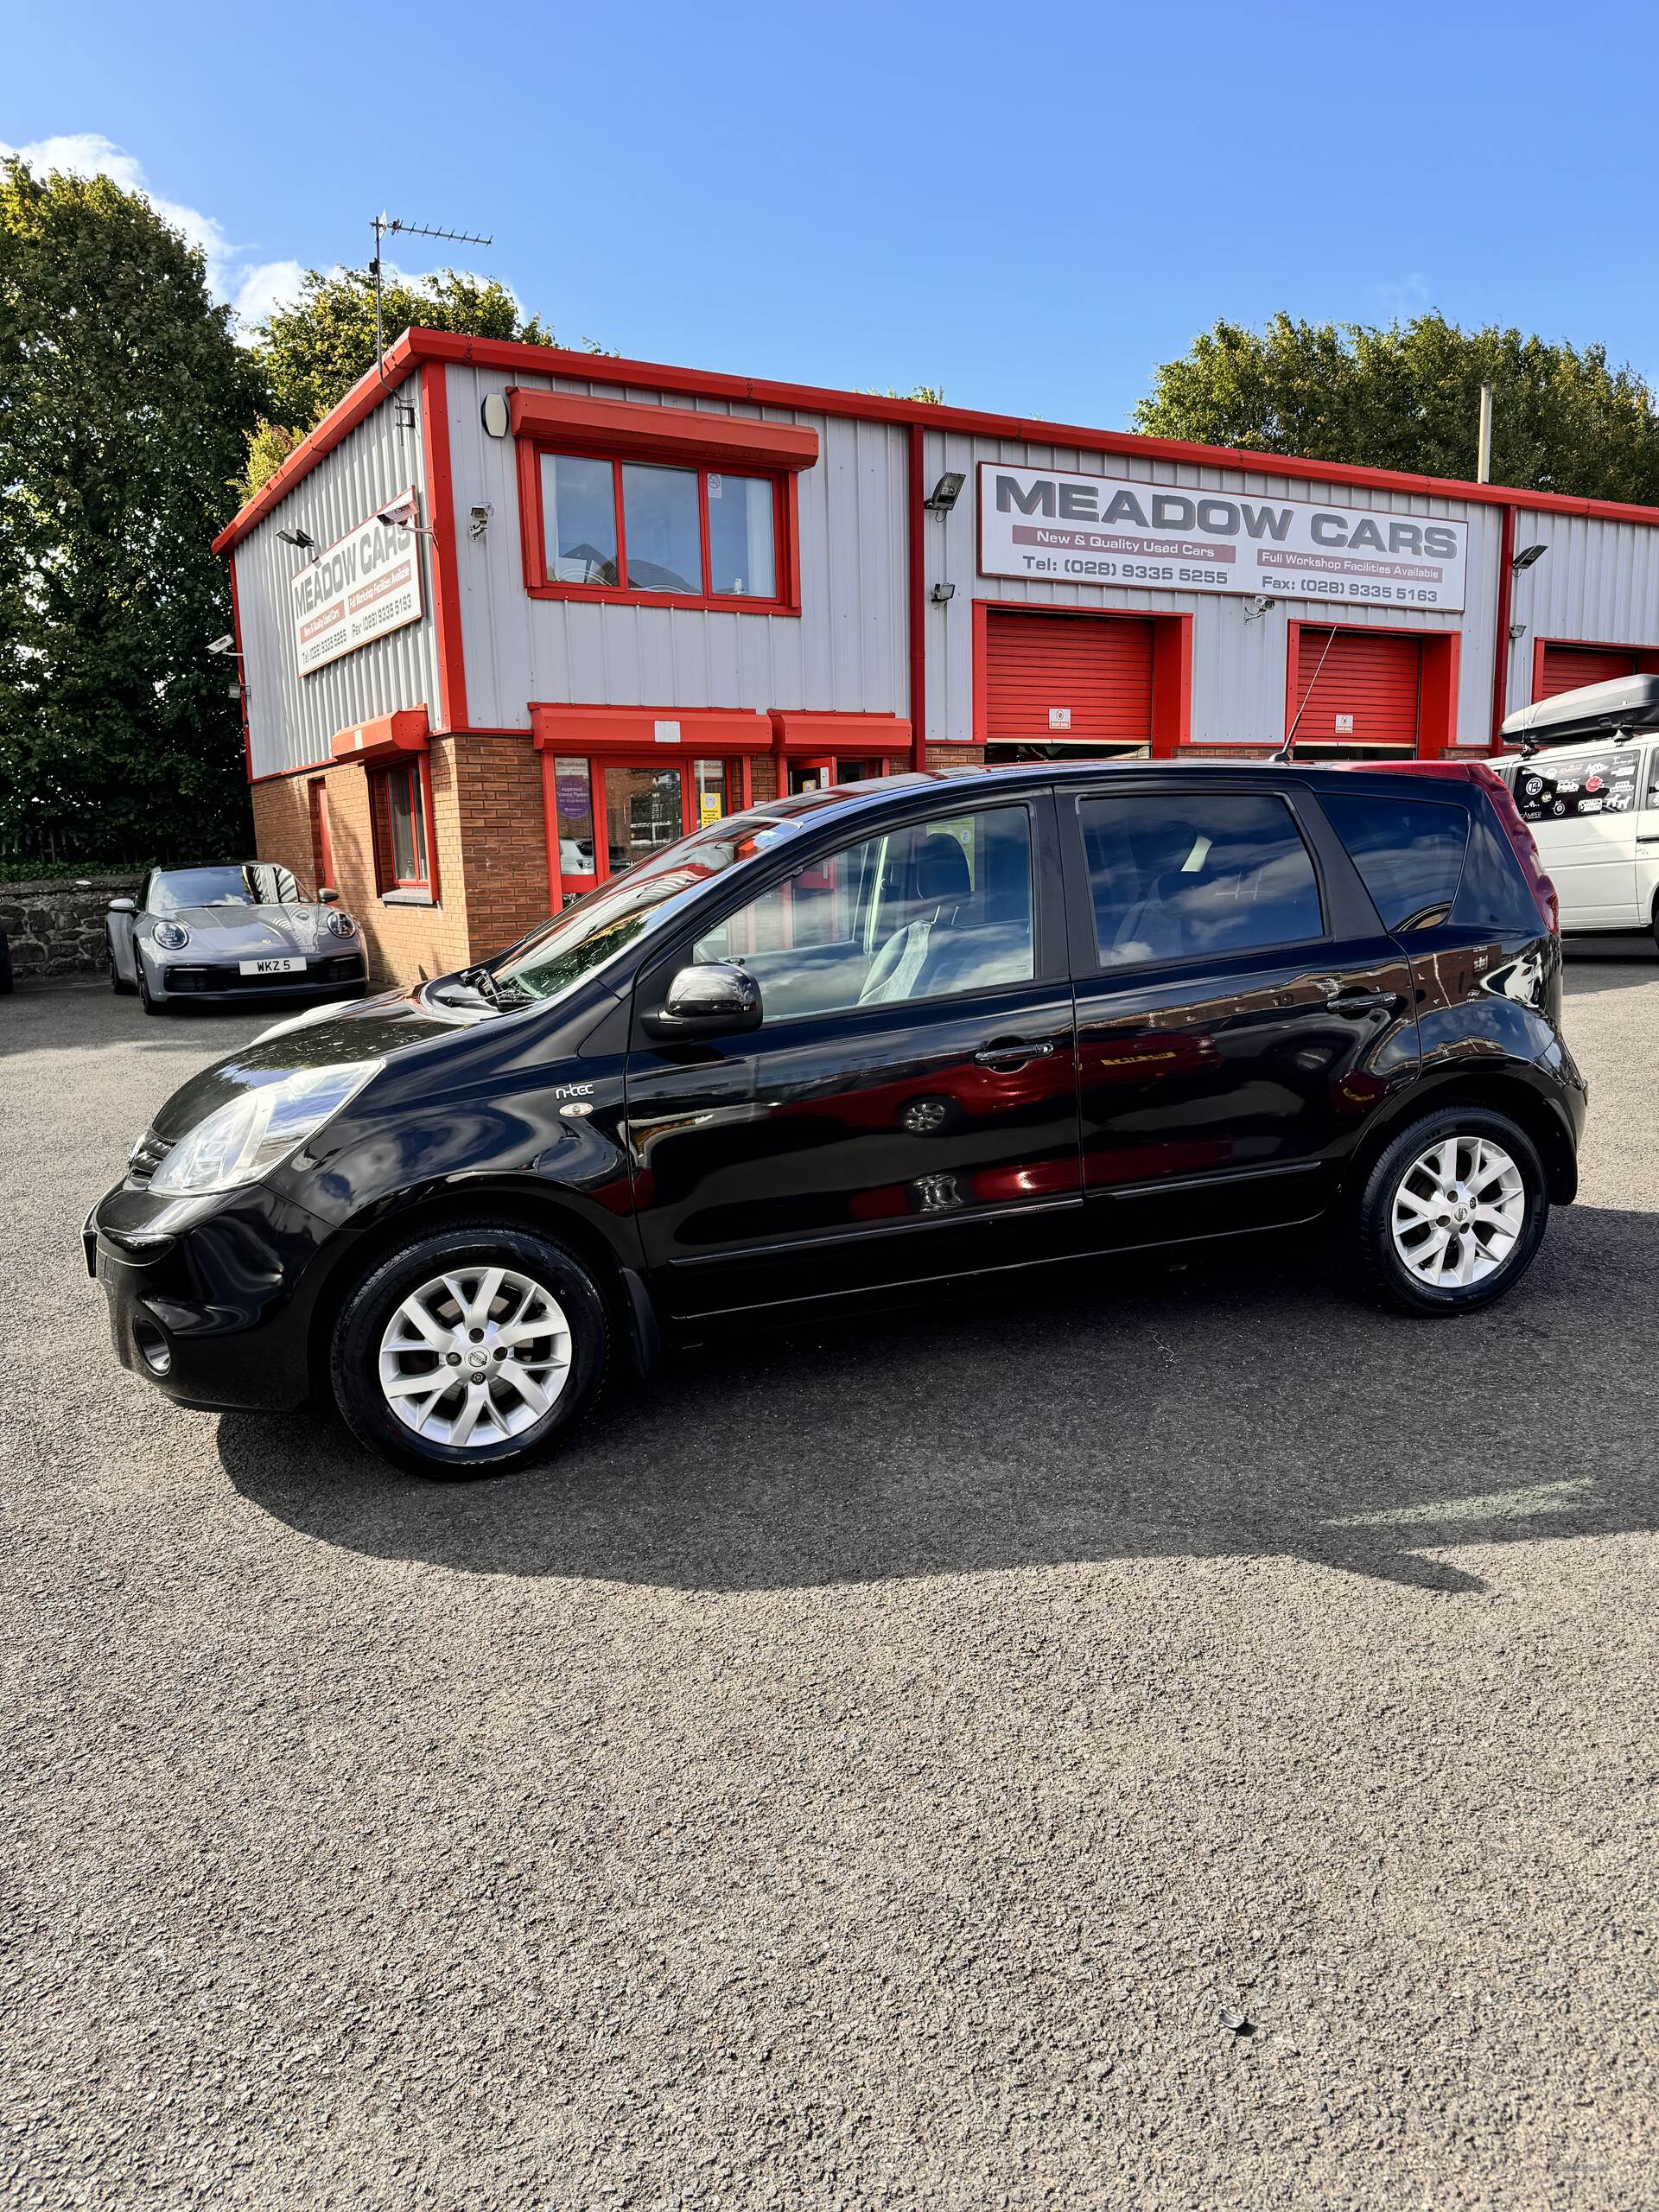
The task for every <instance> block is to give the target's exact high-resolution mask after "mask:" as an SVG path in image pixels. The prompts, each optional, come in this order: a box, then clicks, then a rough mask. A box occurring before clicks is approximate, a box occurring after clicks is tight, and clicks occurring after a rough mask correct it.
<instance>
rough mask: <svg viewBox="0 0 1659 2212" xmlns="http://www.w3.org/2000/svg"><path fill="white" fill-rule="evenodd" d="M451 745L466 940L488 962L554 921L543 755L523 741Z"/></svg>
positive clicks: (483, 740) (505, 739)
mask: <svg viewBox="0 0 1659 2212" xmlns="http://www.w3.org/2000/svg"><path fill="white" fill-rule="evenodd" d="M452 742H453V744H454V759H455V777H456V820H457V823H458V825H459V836H460V840H461V854H462V863H461V864H462V867H463V868H464V871H465V888H466V894H467V934H468V936H469V938H470V939H471V944H472V957H473V958H474V960H482V959H485V958H487V957H488V956H489V955H490V954H491V953H493V952H499V951H500V950H501V949H502V947H503V946H504V945H508V944H512V941H513V939H514V938H519V937H522V936H523V935H524V931H526V930H528V929H533V928H534V927H535V925H537V922H543V921H545V920H546V919H547V912H548V905H547V824H546V821H545V818H544V816H543V810H542V757H541V755H540V753H537V751H536V750H535V749H534V747H532V746H531V744H530V743H529V741H527V740H526V739H524V738H522V737H465V738H456V739H454V740H453V741H452ZM435 749H436V748H435V747H434V750H435ZM445 896H446V898H447V897H448V892H447V891H446V893H445Z"/></svg>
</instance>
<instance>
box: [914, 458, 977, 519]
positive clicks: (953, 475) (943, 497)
mask: <svg viewBox="0 0 1659 2212" xmlns="http://www.w3.org/2000/svg"><path fill="white" fill-rule="evenodd" d="M967 481H968V479H967V478H966V476H965V475H964V474H963V472H962V470H961V469H959V468H947V469H946V470H945V472H944V475H943V476H941V477H940V479H939V480H938V483H937V484H936V485H935V486H933V489H932V490H931V492H930V493H928V495H927V497H926V499H924V500H923V501H922V505H924V506H925V508H926V509H927V511H928V512H929V513H930V514H933V515H948V514H949V513H950V510H951V508H952V507H954V506H955V505H956V504H957V500H958V499H960V498H961V497H962V487H963V485H964V484H965V483H966V482H967Z"/></svg>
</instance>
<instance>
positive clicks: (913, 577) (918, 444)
mask: <svg viewBox="0 0 1659 2212" xmlns="http://www.w3.org/2000/svg"><path fill="white" fill-rule="evenodd" d="M909 439H910V448H909V477H910V484H909V493H908V498H907V499H906V559H907V564H908V567H909V571H910V574H909V578H908V582H909V586H910V589H909V593H908V598H909V604H910V612H909V619H908V623H907V628H908V631H909V639H908V642H909V646H910V765H911V766H912V768H925V766H927V579H926V576H925V574H924V573H923V571H924V569H925V560H924V555H925V551H926V546H927V510H926V509H925V507H924V506H923V505H922V501H923V499H924V498H925V486H924V484H923V481H922V426H921V424H920V423H912V424H911V426H910V430H909Z"/></svg>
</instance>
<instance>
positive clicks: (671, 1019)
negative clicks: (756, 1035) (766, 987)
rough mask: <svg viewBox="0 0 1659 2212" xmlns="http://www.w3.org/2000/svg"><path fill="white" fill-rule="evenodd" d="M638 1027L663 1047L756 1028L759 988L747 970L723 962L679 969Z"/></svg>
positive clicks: (758, 1021)
mask: <svg viewBox="0 0 1659 2212" xmlns="http://www.w3.org/2000/svg"><path fill="white" fill-rule="evenodd" d="M640 1026H641V1027H642V1028H643V1029H644V1030H645V1034H646V1035H647V1036H648V1037H656V1038H659V1039H662V1041H663V1042H664V1044H668V1043H674V1042H678V1041H679V1040H681V1039H692V1038H697V1037H731V1036H735V1035H736V1034H737V1033H739V1032H740V1031H741V1030H745V1029H758V1028H759V1027H760V984H759V983H757V982H755V980H754V978H753V976H751V975H750V973H749V971H748V969H747V968H738V967H734V966H733V965H732V964H731V963H729V962H727V961H724V960H712V961H710V962H709V964H708V965H707V967H703V968H682V969H681V970H680V972H679V974H678V975H677V976H675V978H674V980H673V982H671V984H670V985H669V987H668V997H667V999H666V1000H665V1001H664V1004H663V1005H662V1007H660V1008H659V1009H658V1011H657V1012H656V1013H655V1014H646V1015H645V1017H644V1019H643V1020H642V1022H641V1024H640Z"/></svg>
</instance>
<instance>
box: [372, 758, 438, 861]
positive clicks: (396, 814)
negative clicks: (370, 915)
mask: <svg viewBox="0 0 1659 2212" xmlns="http://www.w3.org/2000/svg"><path fill="white" fill-rule="evenodd" d="M373 785H374V789H373V795H372V805H373V815H374V826H375V841H374V842H375V858H376V861H377V864H378V874H379V878H380V889H381V892H382V893H386V892H391V891H426V892H429V891H430V890H431V888H432V868H431V861H430V855H429V851H428V848H427V837H426V794H425V791H424V790H423V785H422V780H421V766H420V763H419V761H418V760H410V761H408V762H399V764H398V765H397V767H395V768H383V769H380V770H379V771H378V772H374V773H373Z"/></svg>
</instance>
